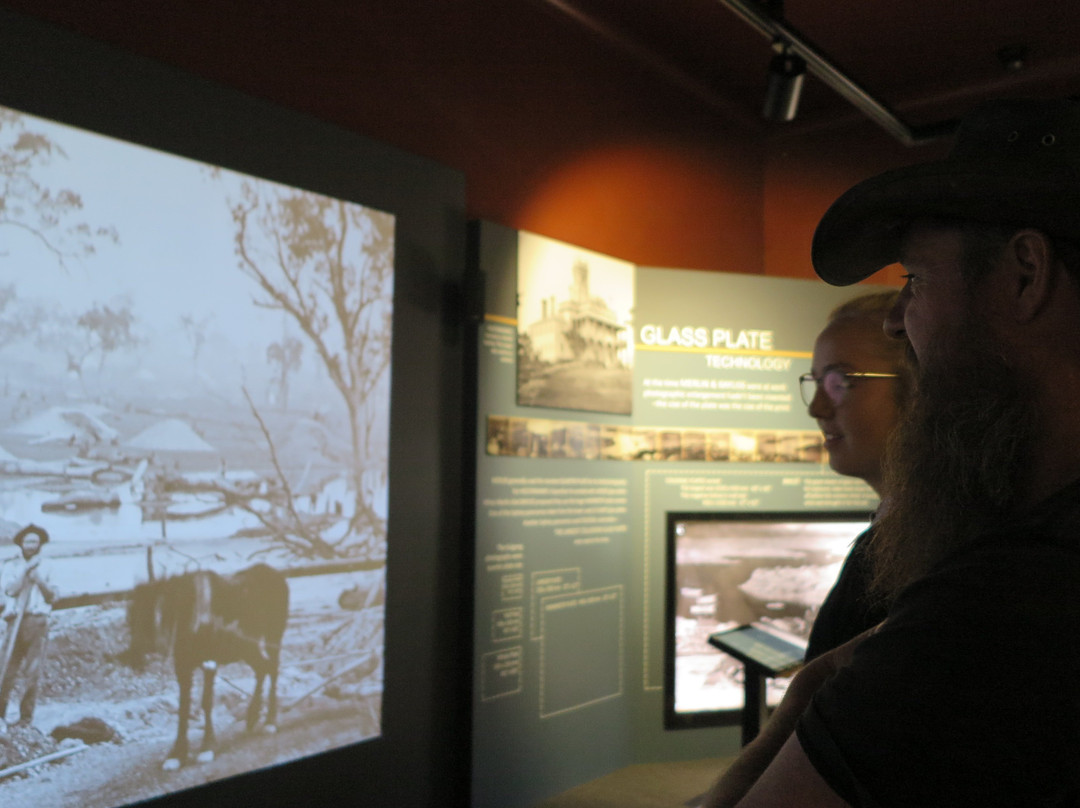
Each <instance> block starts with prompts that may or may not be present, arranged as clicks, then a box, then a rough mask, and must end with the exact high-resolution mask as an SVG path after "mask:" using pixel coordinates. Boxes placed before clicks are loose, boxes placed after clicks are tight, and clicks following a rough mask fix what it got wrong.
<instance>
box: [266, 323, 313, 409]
mask: <svg viewBox="0 0 1080 808" xmlns="http://www.w3.org/2000/svg"><path fill="white" fill-rule="evenodd" d="M303 353H304V343H302V342H301V341H300V340H298V339H295V338H294V337H285V338H284V339H282V340H281V342H272V343H271V344H270V347H268V348H267V349H266V361H268V362H269V363H270V364H271V365H273V366H274V367H275V368H277V378H276V379H275V381H276V382H277V388H278V390H277V394H278V398H277V403H278V406H279V407H281V409H283V410H286V409H288V408H289V376H290V374H292V372H293V371H294V370H297V369H298V368H299V367H300V357H301V356H302V355H303Z"/></svg>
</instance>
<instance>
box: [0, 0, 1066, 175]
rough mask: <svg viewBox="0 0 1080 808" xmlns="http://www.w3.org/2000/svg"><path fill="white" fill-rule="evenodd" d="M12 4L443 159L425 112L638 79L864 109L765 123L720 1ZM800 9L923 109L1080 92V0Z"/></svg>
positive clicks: (807, 33) (842, 52)
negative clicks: (769, 105)
mask: <svg viewBox="0 0 1080 808" xmlns="http://www.w3.org/2000/svg"><path fill="white" fill-rule="evenodd" d="M750 2H754V0H750ZM0 4H2V5H5V6H8V7H10V8H13V9H16V10H19V11H23V12H25V13H26V14H29V15H33V16H36V17H40V18H44V19H47V20H51V21H53V22H56V23H58V24H60V25H62V26H65V27H68V28H72V29H75V30H77V31H80V32H82V33H84V34H86V35H88V36H90V37H93V38H95V39H99V40H104V41H106V42H110V43H113V44H115V45H118V46H120V47H123V48H125V49H127V50H132V51H135V52H138V53H142V54H144V55H147V56H150V57H153V58H155V59H158V60H159V61H163V62H166V63H170V64H173V65H176V66H179V67H181V68H184V69H185V70H188V71H191V72H194V73H196V74H199V75H202V76H204V77H207V78H211V79H213V80H215V81H219V82H221V83H223V84H227V85H231V86H234V87H239V88H240V89H242V90H244V91H245V92H248V93H250V94H253V95H256V96H260V97H263V98H266V99H269V100H271V101H275V102H277V103H280V104H283V105H285V106H290V107H293V108H300V109H302V110H303V111H305V112H308V113H311V114H314V115H316V116H319V117H322V118H325V119H328V120H332V121H335V122H337V123H339V124H341V125H344V126H346V127H349V128H353V129H356V130H358V131H361V132H365V133H366V134H371V135H373V136H376V137H380V136H387V135H394V137H393V138H392V140H393V142H396V143H398V144H399V145H403V146H405V147H409V146H412V147H414V149H416V150H418V151H420V152H422V153H423V152H426V153H429V154H431V153H432V152H434V154H431V156H435V157H445V155H440V154H438V151H439V149H438V147H437V146H432V145H431V144H430V143H428V145H427V146H426V147H424V146H423V142H424V141H423V137H421V136H425V135H426V137H427V138H428V140H429V141H430V140H431V138H432V133H431V132H430V131H427V132H422V131H417V132H416V133H415V137H416V139H417V143H410V142H408V141H409V139H410V134H409V133H410V131H412V130H414V129H416V128H420V129H422V128H423V127H424V126H428V127H430V119H429V120H427V121H425V120H424V119H423V115H422V114H421V112H424V114H427V115H430V113H431V112H432V111H433V110H434V111H443V112H445V113H446V116H447V118H448V119H450V120H451V129H452V119H453V118H454V117H455V116H458V117H468V116H471V117H473V118H475V119H479V120H484V121H488V122H490V125H491V127H493V128H494V129H495V130H496V131H493V132H492V136H497V135H499V132H498V131H497V130H498V128H499V127H505V128H506V130H507V132H511V131H514V130H515V127H516V128H517V129H518V130H519V131H522V132H524V131H527V130H529V129H530V127H533V128H535V122H536V120H538V119H540V118H543V120H544V121H545V131H553V130H557V129H558V126H556V125H554V124H553V121H554V122H557V123H558V124H559V125H561V126H568V127H573V126H574V125H575V120H579V119H580V116H581V115H582V114H583V113H584V112H585V111H591V113H592V114H593V115H595V116H604V115H608V116H614V117H616V118H617V117H618V116H619V115H620V114H631V112H632V111H631V110H628V109H627V104H628V103H630V102H628V101H627V100H626V98H627V94H628V92H629V93H637V94H638V97H637V98H636V99H635V100H634V101H633V102H632V103H633V104H634V105H637V108H636V109H635V110H634V111H638V112H640V109H650V108H654V109H655V110H663V109H665V108H666V107H665V105H670V104H671V103H674V101H673V99H677V100H678V103H679V104H681V105H682V106H683V108H696V109H698V114H700V115H701V116H702V119H703V120H705V119H716V118H718V119H720V120H722V121H724V122H726V123H727V124H729V125H731V126H733V127H738V128H742V129H744V130H746V131H747V132H749V133H750V134H752V135H753V136H761V137H771V136H774V135H785V134H791V133H795V134H798V133H806V132H809V131H820V130H821V129H823V128H828V127H832V126H841V125H846V124H848V123H850V122H851V121H853V120H859V119H861V117H862V116H861V113H859V112H857V111H856V110H855V108H854V107H853V106H852V105H851V103H849V102H848V101H847V100H845V99H843V98H841V97H839V96H838V95H837V94H836V93H835V92H834V91H833V90H831V89H829V88H828V87H826V86H824V85H823V84H822V83H821V82H820V81H819V80H817V79H816V78H814V77H810V78H809V79H808V81H807V86H806V88H805V91H804V93H803V98H802V102H801V105H800V109H799V114H798V117H797V119H796V121H795V122H793V123H790V124H775V123H768V124H767V123H764V122H762V121H761V119H760V109H761V104H762V99H763V93H764V86H765V81H766V69H767V65H768V61H769V59H770V57H771V55H772V54H771V51H770V48H769V40H768V39H767V38H766V37H765V36H764V35H762V34H761V33H759V32H758V31H757V30H755V29H753V28H752V27H751V26H750V25H748V24H747V23H746V22H745V21H744V20H742V19H740V18H739V17H738V16H736V15H735V13H733V12H732V11H731V10H729V9H728V8H727V7H725V6H724V5H723V3H722V2H721V0H302V2H299V3H297V2H284V1H283V0H93V1H89V0H0ZM762 6H764V4H762ZM783 11H784V19H785V20H786V21H787V24H788V25H789V26H790V27H792V28H794V29H795V30H797V31H798V32H799V33H801V34H802V35H803V36H804V37H805V38H806V39H807V40H808V41H810V42H811V43H813V44H814V45H816V46H817V48H819V49H820V50H821V51H822V52H823V53H824V54H826V55H827V56H828V57H830V58H831V60H832V61H834V62H835V63H836V64H837V65H838V66H840V67H841V68H842V69H843V70H844V71H845V72H846V73H847V74H848V75H849V76H850V77H851V78H852V79H854V80H855V81H856V82H857V83H858V84H860V85H861V86H862V87H864V88H865V89H867V90H868V91H869V92H870V93H871V94H872V95H873V96H874V97H875V98H876V99H878V100H879V101H881V102H883V103H884V104H885V105H887V106H889V107H891V108H892V109H894V110H895V111H896V112H897V114H898V115H899V116H900V117H901V118H902V119H903V120H904V121H905V122H907V123H910V124H912V125H919V126H921V125H924V124H928V123H934V122H936V121H940V120H943V119H947V118H950V117H954V116H956V115H958V114H960V113H962V112H963V111H964V110H966V109H968V108H969V107H970V106H971V105H972V104H973V103H974V102H976V101H978V100H979V99H981V98H984V97H987V96H992V95H1002V94H1009V95H1023V94H1037V95H1064V94H1073V93H1080V2H1076V0H1029V2H1020V0H899V1H898V0H891V1H890V2H884V1H883V0H860V2H838V0H788V2H787V3H786V4H785V5H784V9H783ZM1003 48H1021V49H1022V52H1023V53H1024V54H1026V55H1025V58H1024V59H1023V65H1022V67H1020V68H1019V69H1018V70H1017V69H1013V70H1010V69H1008V68H1006V67H1005V66H1003V64H1002V61H1001V59H1000V58H999V53H1000V52H1001V50H1002V49H1003ZM410 108H411V109H415V110H418V112H417V113H416V115H415V116H414V117H411V116H410V113H409V111H408V110H409V109H410ZM372 130H374V131H372ZM381 130H385V131H381ZM402 140H404V141H406V142H404V143H402V142H401V141H402ZM418 146H419V148H418Z"/></svg>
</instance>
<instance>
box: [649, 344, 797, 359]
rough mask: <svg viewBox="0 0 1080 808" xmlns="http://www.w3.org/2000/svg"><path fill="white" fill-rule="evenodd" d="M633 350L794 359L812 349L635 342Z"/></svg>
mask: <svg viewBox="0 0 1080 808" xmlns="http://www.w3.org/2000/svg"><path fill="white" fill-rule="evenodd" d="M634 350H635V351H662V352H666V353H704V354H731V355H733V356H787V357H792V358H795V359H812V358H813V357H814V354H813V352H812V351H754V350H750V349H744V350H734V349H731V348H693V347H691V348H684V347H683V346H682V345H644V344H642V343H640V342H639V343H636V344H635V345H634Z"/></svg>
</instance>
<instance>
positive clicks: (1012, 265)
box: [1002, 229, 1061, 322]
mask: <svg viewBox="0 0 1080 808" xmlns="http://www.w3.org/2000/svg"><path fill="white" fill-rule="evenodd" d="M1002 258H1003V261H1002V268H1003V269H1004V270H1005V271H1006V278H1007V282H1008V287H1007V293H1008V295H1009V300H1008V305H1009V307H1010V308H1011V310H1012V312H1013V316H1014V317H1015V319H1016V321H1017V322H1028V321H1030V320H1032V319H1033V318H1034V317H1035V316H1036V315H1037V314H1038V313H1039V312H1040V311H1042V309H1043V307H1044V306H1046V304H1047V302H1048V301H1049V300H1050V297H1051V293H1052V292H1053V289H1054V286H1055V283H1056V280H1057V274H1058V272H1059V271H1060V270H1061V267H1060V266H1059V265H1058V261H1057V258H1056V256H1055V254H1054V247H1053V245H1052V244H1051V243H1050V239H1049V238H1048V237H1047V236H1046V234H1045V233H1043V232H1041V231H1039V230H1027V229H1026V230H1018V231H1016V232H1015V233H1014V234H1013V235H1012V238H1010V239H1009V243H1008V245H1006V247H1005V253H1004V255H1003V256H1002Z"/></svg>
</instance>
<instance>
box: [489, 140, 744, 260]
mask: <svg viewBox="0 0 1080 808" xmlns="http://www.w3.org/2000/svg"><path fill="white" fill-rule="evenodd" d="M486 179H487V178H474V177H469V178H468V182H469V186H468V187H469V191H468V194H469V207H470V209H472V210H473V211H474V212H475V213H479V214H481V215H485V214H486V216H487V217H488V218H491V219H494V220H496V221H500V222H501V223H503V224H506V225H508V226H510V227H514V228H517V229H521V230H530V231H533V232H536V233H541V234H543V235H547V236H550V237H552V238H557V239H560V240H563V241H567V242H570V243H572V244H578V245H581V246H584V247H588V248H589V249H593V250H597V251H598V252H602V253H607V254H610V255H614V256H617V257H619V258H624V259H626V260H630V261H633V262H635V263H637V264H642V265H646V266H664V267H679V268H691V269H713V270H723V271H726V272H744V273H752V274H760V273H761V272H762V271H763V262H762V258H763V254H764V251H763V248H764V245H763V241H762V235H763V234H762V227H761V212H762V194H763V190H764V189H763V182H762V160H761V154H760V149H759V148H758V147H755V146H751V145H747V144H739V143H734V144H733V143H731V142H722V143H708V144H707V143H694V142H692V141H689V140H688V139H686V138H683V139H681V140H680V139H676V138H670V139H667V140H663V139H659V138H654V139H649V140H645V139H640V140H638V141H636V142H632V141H627V142H618V143H603V144H597V145H596V146H595V147H594V148H592V149H590V150H588V151H585V152H582V153H580V154H575V155H571V156H569V157H568V158H567V159H566V160H565V161H563V162H562V163H560V164H558V165H553V166H550V167H549V168H548V171H547V172H546V174H545V175H544V176H542V177H538V178H537V181H536V184H535V185H534V186H533V187H530V188H527V189H523V191H522V193H521V194H520V195H518V196H517V197H516V198H514V199H513V200H511V204H510V205H509V206H508V207H506V208H504V209H502V210H497V209H492V210H490V211H485V208H486V204H485V199H484V184H485V180H486Z"/></svg>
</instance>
